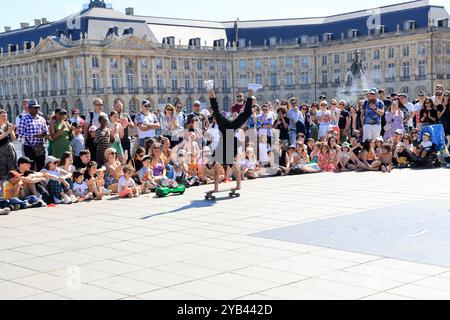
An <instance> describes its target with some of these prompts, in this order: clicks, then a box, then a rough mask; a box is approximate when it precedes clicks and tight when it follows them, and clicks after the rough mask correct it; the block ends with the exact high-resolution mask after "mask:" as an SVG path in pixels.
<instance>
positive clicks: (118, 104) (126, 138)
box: [113, 98, 135, 157]
mask: <svg viewBox="0 0 450 320" xmlns="http://www.w3.org/2000/svg"><path fill="white" fill-rule="evenodd" d="M113 104H114V107H113V108H114V111H116V112H117V113H118V116H119V120H120V122H121V124H122V127H123V138H122V139H121V144H122V149H123V152H124V153H125V155H128V157H130V156H131V140H130V129H133V128H134V127H135V126H134V121H133V120H132V119H131V117H130V115H129V114H128V113H126V112H124V105H125V103H124V101H123V100H122V99H121V98H117V99H116V100H114V103H113Z"/></svg>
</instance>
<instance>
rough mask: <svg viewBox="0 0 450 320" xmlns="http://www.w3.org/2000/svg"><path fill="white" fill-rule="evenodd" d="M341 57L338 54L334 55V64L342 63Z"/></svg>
mask: <svg viewBox="0 0 450 320" xmlns="http://www.w3.org/2000/svg"><path fill="white" fill-rule="evenodd" d="M339 60H340V56H339V55H338V54H335V55H334V64H339V63H340V61H339Z"/></svg>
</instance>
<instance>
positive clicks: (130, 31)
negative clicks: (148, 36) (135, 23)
mask: <svg viewBox="0 0 450 320" xmlns="http://www.w3.org/2000/svg"><path fill="white" fill-rule="evenodd" d="M127 34H134V29H133V28H128V29H125V30H123V35H124V36H125V35H127Z"/></svg>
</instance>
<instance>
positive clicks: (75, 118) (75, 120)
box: [69, 108, 85, 128]
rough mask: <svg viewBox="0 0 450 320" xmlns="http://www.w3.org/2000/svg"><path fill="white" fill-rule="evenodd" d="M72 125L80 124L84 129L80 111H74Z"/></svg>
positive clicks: (75, 109)
mask: <svg viewBox="0 0 450 320" xmlns="http://www.w3.org/2000/svg"><path fill="white" fill-rule="evenodd" d="M69 122H70V124H74V123H79V124H80V125H81V127H82V128H84V122H85V121H84V120H83V118H81V113H80V110H79V109H77V108H74V109H72V118H70V120H69Z"/></svg>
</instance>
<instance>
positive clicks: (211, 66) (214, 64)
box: [209, 60, 216, 71]
mask: <svg viewBox="0 0 450 320" xmlns="http://www.w3.org/2000/svg"><path fill="white" fill-rule="evenodd" d="M214 70H216V63H215V61H214V60H211V61H209V71H214Z"/></svg>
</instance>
